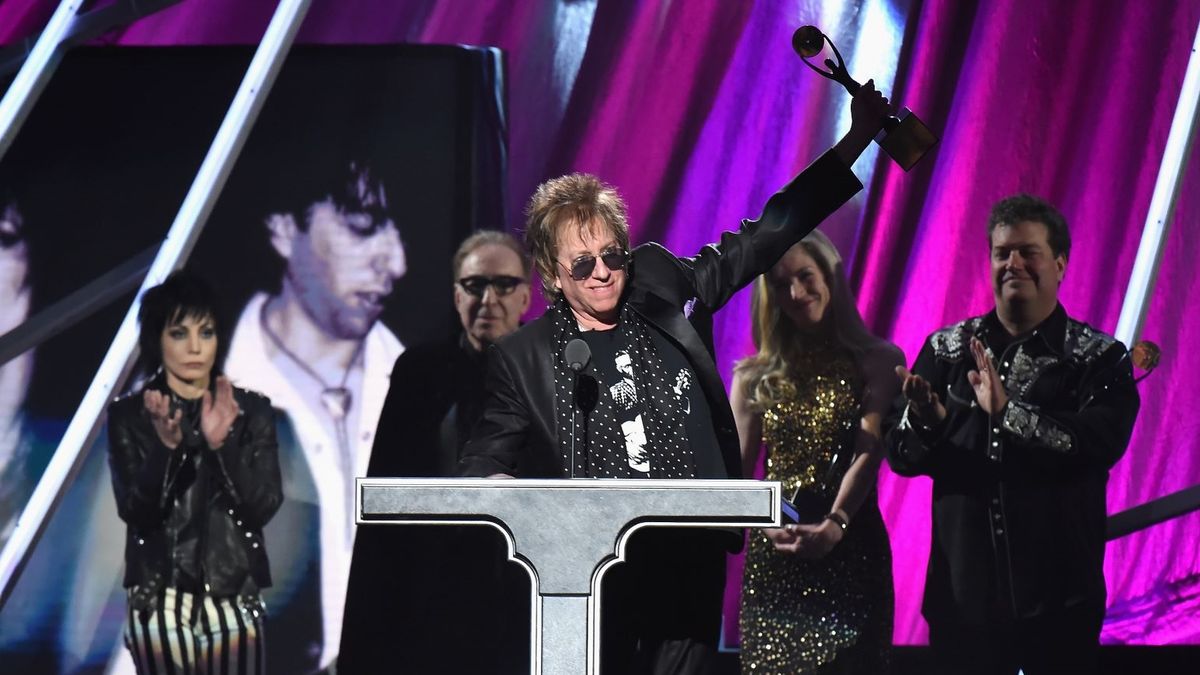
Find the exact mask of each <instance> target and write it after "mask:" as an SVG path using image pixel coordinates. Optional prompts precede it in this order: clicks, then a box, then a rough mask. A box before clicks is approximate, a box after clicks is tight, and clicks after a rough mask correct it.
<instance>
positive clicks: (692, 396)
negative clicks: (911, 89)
mask: <svg viewBox="0 0 1200 675" xmlns="http://www.w3.org/2000/svg"><path fill="white" fill-rule="evenodd" d="M886 114H887V99H885V98H884V97H883V96H882V95H880V94H879V92H877V91H876V90H875V88H874V85H873V83H871V82H868V83H867V84H866V85H865V86H863V87H862V89H861V90H860V91H859V92H858V94H857V95H856V96H855V97H854V100H853V102H852V104H851V117H852V125H851V129H850V131H849V132H848V133H847V134H846V136H845V137H844V138H843V139H842V140H841V141H839V142H838V144H837V145H835V146H834V147H833V148H832V149H831V150H830V151H829V152H827V153H825V155H823V156H822V157H821V158H820V159H818V160H817V161H816V162H814V163H813V164H812V165H810V166H809V168H808V169H806V170H805V171H804V172H803V173H801V174H800V175H799V176H798V177H796V179H795V180H793V181H792V182H791V183H790V184H788V185H787V186H786V187H784V188H783V189H782V190H781V191H780V192H778V193H777V194H775V195H774V196H773V197H772V198H771V199H770V200H769V201H768V202H767V204H766V206H765V207H764V209H763V213H762V215H761V216H760V217H759V218H758V219H757V220H748V221H744V222H743V223H742V224H741V227H740V228H739V229H738V231H736V232H728V233H725V234H724V235H723V236H722V237H721V241H720V242H718V243H716V244H713V245H710V246H707V247H705V248H704V249H702V250H701V251H700V252H699V253H698V254H697V255H695V256H693V257H686V258H685V257H678V256H675V255H674V254H672V253H671V252H670V251H668V250H666V249H665V248H663V247H662V246H660V245H658V244H653V243H651V244H646V245H643V246H639V247H637V248H636V249H632V248H631V247H630V243H629V227H628V223H627V221H626V210H625V204H624V203H623V201H622V200H621V198H620V197H619V196H618V195H617V193H616V191H615V190H614V189H613V188H612V187H611V186H608V185H606V184H604V183H602V182H601V181H600V180H598V179H596V178H595V177H593V176H588V175H584V174H573V175H570V176H564V177H561V178H556V179H554V180H550V181H547V182H546V183H543V184H542V185H541V186H539V187H538V189H537V191H536V193H535V194H534V195H533V197H532V199H530V202H529V205H528V207H527V210H526V213H527V220H526V235H525V237H526V243H527V244H528V245H529V248H530V250H531V252H532V254H533V258H534V263H535V265H536V267H537V270H538V273H539V276H540V277H541V281H542V288H543V291H544V292H545V295H546V296H547V297H548V298H550V299H551V300H552V301H553V304H552V306H551V308H550V309H549V310H548V311H547V312H546V314H545V315H544V316H542V317H541V318H539V319H537V320H536V321H533V322H531V323H530V324H529V325H527V326H525V327H523V328H521V329H520V330H518V331H517V332H515V333H514V334H512V335H511V336H509V337H508V338H506V339H504V340H501V341H499V342H498V343H497V345H496V347H495V348H493V349H492V350H491V353H490V355H489V359H488V360H489V364H488V366H489V369H488V379H487V390H488V392H489V398H488V399H487V401H486V403H485V404H484V411H483V416H482V418H481V419H480V421H479V423H478V424H477V425H476V427H475V430H474V432H473V434H472V436H471V440H470V441H469V442H468V444H467V447H466V449H465V457H464V458H463V460H462V462H461V464H460V467H459V469H460V472H461V473H462V474H464V475H470V476H492V477H503V476H516V477H521V478H569V477H579V478H583V477H594V478H738V477H740V475H741V468H740V466H741V465H740V461H741V460H740V456H739V444H738V436H737V431H736V428H735V426H734V421H733V414H732V412H731V410H730V407H729V401H728V398H727V396H726V394H725V387H724V384H723V382H722V380H721V378H720V376H719V375H718V373H717V367H716V363H715V358H714V356H713V339H712V314H713V312H715V311H716V310H718V309H720V308H721V307H722V306H723V305H724V304H725V303H726V302H727V301H728V300H729V299H730V298H731V297H732V296H733V294H734V293H735V292H737V291H738V290H740V289H741V288H743V287H745V286H746V285H747V284H749V283H750V282H751V281H753V279H754V278H755V277H757V276H758V275H760V274H763V273H764V272H766V271H767V270H768V269H770V267H771V266H772V265H773V264H775V262H776V261H777V260H779V258H781V257H782V256H783V254H784V253H785V252H786V251H787V250H788V249H789V248H790V247H791V246H792V245H793V244H795V243H796V242H798V241H799V240H800V239H801V238H803V237H804V235H806V234H808V232H809V231H811V230H812V229H813V228H815V227H816V226H817V225H818V224H819V223H820V222H821V221H822V220H823V219H824V218H825V217H826V216H828V215H829V214H830V213H832V212H833V211H834V210H835V209H837V208H838V207H839V206H841V205H842V204H843V203H845V202H846V201H847V200H848V199H849V198H850V197H851V196H853V195H854V194H855V193H856V192H858V191H859V190H860V189H862V185H861V183H859V181H858V179H857V178H855V176H854V174H853V173H852V172H851V171H850V166H851V164H853V162H854V160H855V159H856V158H857V157H858V156H859V155H860V154H861V153H862V151H863V150H864V149H865V148H866V147H867V145H868V144H869V143H870V141H871V139H872V138H873V137H874V136H875V134H876V132H877V131H878V130H879V128H880V125H881V121H882V119H883V117H884V116H885V115H886ZM689 310H690V311H689ZM572 340H583V341H584V342H586V343H587V345H588V347H589V348H590V354H591V356H590V359H589V361H588V363H587V364H586V365H585V366H584V368H583V371H582V372H580V373H579V374H578V375H577V374H576V373H575V372H573V371H572V369H571V367H570V365H569V364H568V363H567V362H566V358H565V355H564V351H565V348H566V345H567V344H568V343H570V342H571V341H572ZM576 365H578V363H577V362H576ZM577 386H587V387H588V389H589V390H590V391H591V393H592V394H594V395H589V396H587V397H580V398H579V399H577V397H576V394H577V390H576V387H577ZM583 398H586V399H587V400H588V402H589V405H588V406H586V409H585V410H583V411H582V412H581V413H578V414H576V412H575V411H574V410H573V406H574V405H575V403H574V401H576V400H582V399H583ZM573 441H574V442H573ZM655 529H657V528H655ZM729 539H734V538H733V537H729V536H728V534H725V535H721V536H718V535H716V534H714V533H711V532H697V531H690V532H689V531H679V530H667V531H661V532H659V533H655V534H654V535H652V536H651V537H642V536H635V537H634V538H633V539H632V540H631V541H630V543H629V546H628V548H627V549H626V553H627V562H626V564H623V565H619V566H616V567H614V568H613V569H612V570H610V572H609V573H607V574H606V576H605V584H604V586H603V588H604V590H603V593H604V597H603V599H602V600H601V606H602V607H604V608H605V612H604V616H603V621H602V625H601V647H600V648H601V660H600V663H601V668H602V672H604V673H606V674H615V673H620V674H622V675H629V674H634V675H640V674H649V673H654V675H664V674H666V673H688V674H693V673H694V674H699V673H711V672H716V664H715V659H716V643H717V634H718V630H719V628H720V619H721V599H722V598H721V596H722V590H723V587H724V581H725V548H726V547H727V545H728V544H729V543H730V542H729ZM740 541H741V538H740V536H738V537H736V543H734V544H733V546H738V545H740Z"/></svg>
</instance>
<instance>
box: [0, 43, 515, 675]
mask: <svg viewBox="0 0 1200 675" xmlns="http://www.w3.org/2000/svg"><path fill="white" fill-rule="evenodd" d="M251 55H252V50H251V49H250V48H240V47H236V48H234V47H229V48H227V47H216V48H212V47H205V48H134V49H130V48H120V49H118V48H87V49H79V50H75V51H73V52H71V53H70V54H68V56H67V58H66V60H65V61H64V62H63V64H62V65H61V66H60V68H59V70H58V72H57V73H56V74H55V76H54V78H53V79H52V80H51V83H50V85H49V86H48V88H47V90H46V91H45V92H44V94H43V95H42V97H41V99H40V100H39V102H38V103H37V105H36V106H35V108H34V110H33V112H32V114H31V116H30V118H29V120H28V122H27V123H26V125H25V127H24V128H23V129H22V131H21V133H20V135H19V136H18V138H17V141H16V142H15V143H14V145H13V147H12V149H11V150H10V152H9V153H8V154H7V155H6V156H5V157H4V158H3V161H2V162H0V332H3V331H6V330H8V329H9V328H11V327H12V326H15V325H18V324H20V323H21V322H22V321H23V320H25V319H26V318H28V317H29V316H33V315H35V314H37V312H39V311H40V310H41V309H43V308H45V307H47V306H49V305H51V304H52V303H54V302H55V301H56V300H59V299H61V298H62V297H64V296H66V295H67V294H69V293H70V292H71V291H74V290H76V289H78V288H80V287H82V286H84V285H85V284H87V283H88V282H89V281H90V280H92V279H94V278H95V277H97V276H99V275H100V274H102V273H103V272H105V271H107V270H109V269H112V268H114V267H116V266H117V265H119V264H121V263H122V262H124V261H126V260H128V259H129V258H130V257H132V256H134V255H136V254H138V253H139V252H140V251H143V250H145V249H147V248H148V247H151V246H154V245H156V244H157V243H158V242H160V241H161V240H162V238H163V237H164V236H165V235H166V233H167V229H168V227H169V226H170V224H171V222H172V221H173V219H174V217H175V214H176V211H177V210H178V209H179V206H180V204H181V202H182V201H183V198H184V196H185V194H186V193H187V190H188V189H189V187H190V185H191V182H192V179H193V177H194V175H195V173H196V170H197V169H198V168H199V166H200V164H201V161H202V159H203V157H204V154H205V152H206V151H207V149H208V146H209V144H210V143H211V141H212V138H213V135H214V133H215V132H216V130H217V128H218V126H219V124H220V123H221V120H222V118H223V116H224V114H225V110H226V108H227V107H228V105H229V102H230V101H231V100H232V97H233V95H234V92H235V90H236V88H237V86H238V83H239V82H240V80H241V78H242V75H243V74H244V72H245V69H246V67H247V65H248V64H249V62H250V57H251ZM498 67H499V60H498V58H497V57H496V54H495V53H494V51H492V50H486V49H473V48H468V47H428V46H426V47H420V46H388V47H300V48H296V49H294V50H293V51H292V52H291V53H290V54H289V55H288V58H287V61H286V62H285V64H284V67H283V69H282V70H281V72H280V74H279V76H278V80H277V82H276V84H275V86H274V88H273V90H272V91H271V93H270V96H269V98H268V99H267V102H266V104H265V106H264V108H263V110H262V112H261V114H260V116H259V118H258V121H257V123H256V124H255V126H254V127H253V129H252V131H251V133H250V136H249V138H248V140H247V142H246V145H245V148H244V151H243V152H242V154H241V156H240V157H239V159H238V161H237V163H236V165H235V166H234V169H233V171H232V173H231V174H230V176H229V180H228V183H227V185H226V187H225V189H224V191H223V192H222V194H221V196H220V198H219V199H218V201H217V202H216V204H215V207H214V208H213V211H212V213H211V215H210V217H209V218H208V219H207V222H206V226H205V229H204V231H203V234H202V236H201V237H200V239H199V241H198V243H197V245H196V247H195V249H194V251H193V253H192V255H191V256H190V258H189V260H188V264H187V266H188V268H189V269H191V270H194V271H196V272H198V273H199V274H201V275H202V276H204V277H205V278H206V279H207V280H208V281H209V282H210V283H211V284H212V285H213V286H214V288H215V289H216V290H217V292H218V294H219V296H220V298H221V300H222V303H223V305H224V310H225V311H224V315H225V316H224V317H223V319H224V325H223V326H222V330H221V331H220V335H221V339H222V340H225V342H224V344H223V347H224V349H223V351H224V352H225V353H226V359H225V363H224V369H225V372H226V374H227V375H228V376H229V377H230V379H231V380H233V382H234V383H235V384H236V385H238V386H241V387H244V388H248V389H253V390H256V391H259V392H261V393H263V394H265V395H267V396H268V397H270V399H271V401H272V403H273V405H274V406H275V408H276V409H277V411H278V412H279V413H280V414H279V420H280V422H279V439H280V463H281V469H282V474H283V479H284V498H285V501H284V504H283V506H282V507H281V509H280V511H279V513H278V514H277V515H276V517H275V518H274V519H273V520H272V521H271V522H270V523H269V524H268V525H267V527H266V528H265V531H264V537H265V540H266V546H267V549H268V554H269V557H270V560H271V563H272V564H271V574H272V577H273V582H274V583H273V585H272V586H271V588H270V589H268V590H267V591H266V592H265V593H264V600H265V602H266V605H267V607H268V608H269V615H270V617H271V618H270V623H269V635H270V639H269V640H268V641H267V649H268V655H267V657H268V663H270V664H271V666H270V668H271V672H280V673H307V672H316V671H318V670H320V669H321V668H324V667H326V666H328V665H329V664H330V663H332V661H333V659H334V658H335V657H336V655H337V645H338V641H337V637H338V636H339V635H340V629H341V621H342V616H341V613H342V607H343V601H344V596H345V590H346V579H347V575H348V573H349V564H350V558H351V553H352V550H353V541H354V536H355V526H354V522H353V521H354V514H353V504H354V500H353V479H354V477H355V476H361V475H364V474H365V473H366V466H367V462H368V460H369V455H370V452H371V447H372V440H373V438H372V437H373V434H374V430H375V425H376V423H377V421H378V418H379V414H380V409H381V407H382V405H383V400H384V397H385V396H386V394H387V389H388V384H389V378H390V372H391V366H392V363H393V362H394V361H395V359H396V357H397V356H398V355H399V354H400V353H402V351H403V350H404V349H405V348H406V346H409V345H414V344H417V343H419V342H422V341H426V340H436V339H445V338H448V337H450V336H451V335H452V334H453V333H454V332H455V330H456V326H457V322H456V319H455V316H454V313H453V306H452V303H451V284H452V281H453V280H452V276H451V270H450V264H451V257H452V255H453V252H454V250H455V248H456V247H457V245H458V243H459V242H460V241H461V240H462V239H463V238H464V237H465V236H467V235H468V234H469V233H470V232H471V231H472V230H474V229H477V228H503V226H504V222H503V218H504V216H503V209H502V199H501V198H500V197H499V195H500V194H502V191H503V183H504V175H503V165H502V161H503V157H504V147H503V145H504V136H503V126H502V123H501V122H502V118H503V111H502V110H500V109H499V108H498V106H499V105H500V102H502V101H503V96H502V95H497V91H496V90H495V86H496V84H495V83H496V82H499V81H502V78H499V77H497V72H496V68H498ZM330 204H337V205H347V204H349V205H351V206H353V207H354V208H353V209H347V210H348V211H358V212H364V213H369V214H371V216H372V217H370V218H366V219H364V220H363V222H357V221H355V222H343V220H339V219H330V218H326V217H323V214H324V213H325V211H327V209H325V207H326V206H328V205H330ZM323 209H324V210H323ZM132 299H133V292H132V291H131V292H129V293H127V294H126V295H125V296H124V297H122V298H120V299H118V300H117V301H115V302H113V303H111V305H110V306H108V307H104V308H102V309H100V310H98V311H97V312H95V313H94V314H93V315H91V316H90V317H89V318H88V319H87V320H85V321H83V322H81V323H79V324H77V325H75V326H73V327H72V328H70V329H68V330H66V331H64V332H63V333H62V334H60V335H58V336H56V337H54V338H53V339H51V340H49V341H47V342H45V343H44V344H42V345H40V346H39V347H38V348H36V349H35V350H32V351H31V352H29V353H27V354H25V355H22V356H21V357H18V358H17V359H14V360H12V361H10V362H9V363H7V364H3V366H2V367H0V536H2V537H4V538H7V537H8V535H9V534H10V533H11V530H12V527H13V526H14V525H15V521H16V518H17V516H18V514H19V513H20V510H21V508H22V507H23V506H24V504H25V503H26V501H27V500H28V496H29V494H30V493H31V491H32V489H33V486H34V485H35V484H36V482H37V480H38V479H39V478H40V476H41V473H42V471H43V470H44V467H45V465H46V462H47V461H48V460H49V457H50V456H51V454H52V453H53V452H54V449H55V448H56V447H57V444H58V440H59V438H60V437H61V435H62V432H63V430H64V429H65V427H66V424H67V423H68V422H69V421H70V418H71V416H72V415H73V413H74V410H75V408H76V407H77V406H78V404H79V401H80V399H81V397H82V396H83V393H84V391H85V390H86V388H87V386H88V384H89V383H90V382H91V379H92V377H93V376H94V374H95V371H96V367H97V366H98V365H99V362H100V360H101V358H102V357H103V355H104V353H105V351H106V350H107V348H108V346H109V343H110V342H111V340H112V338H113V335H114V333H115V330H116V327H117V325H118V323H119V322H120V320H121V318H122V317H123V316H124V313H125V312H126V310H127V309H128V307H129V304H130V302H131V301H132ZM150 371H151V369H150V368H147V367H144V366H141V367H139V368H138V369H137V373H135V375H134V376H133V377H131V379H130V381H129V382H127V383H124V386H123V387H122V391H123V392H128V391H134V390H136V388H137V387H138V385H139V383H140V382H142V381H144V378H145V377H146V376H148V375H150V374H151V372H150ZM331 391H332V392H338V393H339V394H340V393H341V392H344V394H342V395H339V396H338V397H334V398H331V394H330V392H331ZM99 439H100V440H98V441H97V442H96V443H95V444H94V446H93V447H91V448H88V449H85V453H86V457H85V459H84V460H83V463H82V468H81V470H80V472H79V474H78V476H77V478H76V479H75V481H74V482H73V483H72V484H71V486H70V487H69V489H68V490H67V492H66V493H65V496H64V498H63V501H62V503H61V505H60V507H59V508H58V509H57V511H56V513H55V515H54V516H53V517H52V518H51V520H50V521H49V523H48V526H47V529H46V531H45V534H44V535H43V537H42V538H41V540H40V541H39V543H38V545H37V546H36V548H35V549H34V550H33V553H32V555H31V557H30V559H29V562H28V564H27V565H26V568H25V570H24V572H23V574H22V575H21V577H20V579H19V580H18V582H17V585H16V586H15V588H14V590H13V594H12V596H11V597H10V598H9V599H8V601H7V602H6V603H5V605H4V607H3V608H2V609H0V662H3V663H4V664H5V666H4V669H5V670H6V671H7V670H8V669H9V668H10V667H11V668H14V669H15V670H13V671H12V672H30V673H32V672H37V673H93V672H94V673H102V672H106V673H123V672H125V673H131V672H133V671H132V663H131V662H130V661H129V658H128V656H127V654H126V650H125V649H124V648H123V646H122V635H121V630H122V627H123V623H124V620H125V616H126V615H125V612H126V597H125V593H126V591H125V589H124V588H123V587H122V573H123V567H124V559H123V555H124V547H125V539H126V528H125V524H124V523H123V522H122V521H121V520H120V519H119V518H118V516H117V513H116V508H115V504H114V503H113V501H114V500H113V493H112V488H111V483H110V477H109V471H108V466H107V448H106V443H105V441H104V434H103V433H101V434H100V435H99Z"/></svg>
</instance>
